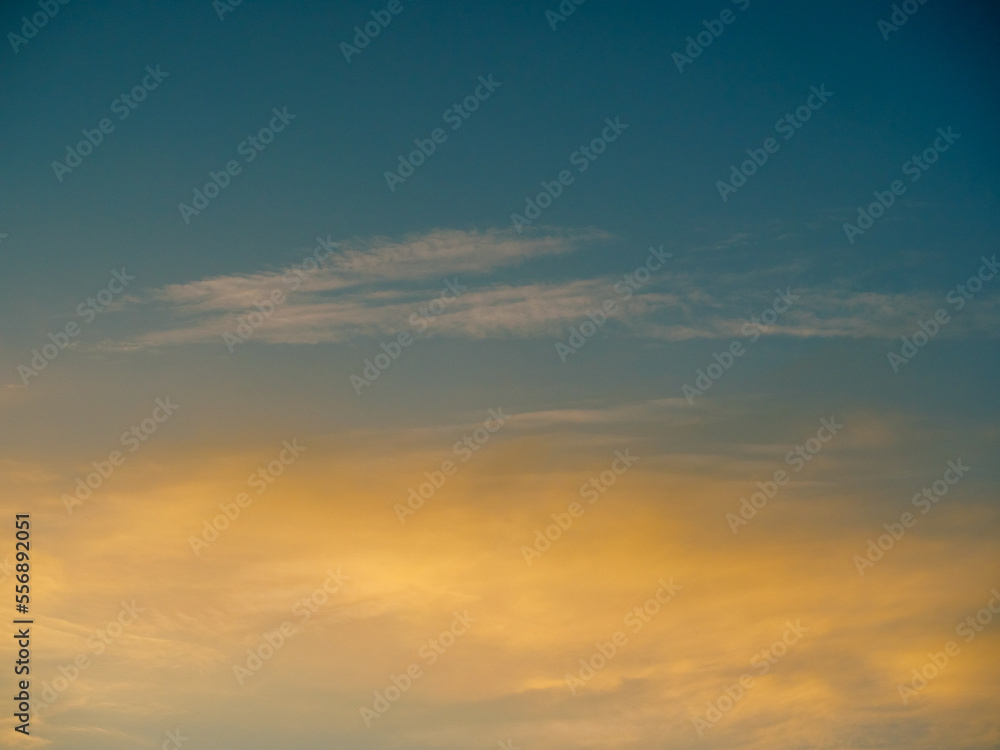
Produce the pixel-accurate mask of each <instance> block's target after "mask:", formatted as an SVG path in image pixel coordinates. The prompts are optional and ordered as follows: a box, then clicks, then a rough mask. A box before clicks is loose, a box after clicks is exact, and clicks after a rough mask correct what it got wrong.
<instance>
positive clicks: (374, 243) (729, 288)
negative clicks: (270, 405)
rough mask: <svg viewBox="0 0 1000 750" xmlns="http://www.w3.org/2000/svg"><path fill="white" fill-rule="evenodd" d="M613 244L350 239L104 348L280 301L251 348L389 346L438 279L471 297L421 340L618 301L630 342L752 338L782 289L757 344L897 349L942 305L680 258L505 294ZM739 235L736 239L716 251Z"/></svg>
mask: <svg viewBox="0 0 1000 750" xmlns="http://www.w3.org/2000/svg"><path fill="white" fill-rule="evenodd" d="M610 238H611V237H610V235H608V234H607V233H605V232H601V231H599V230H594V229H589V230H579V231H575V232H574V231H564V232H551V233H546V234H541V233H539V234H536V235H534V236H531V237H520V236H515V235H513V234H511V233H510V232H508V231H500V230H490V231H484V232H473V231H458V230H447V231H445V230H440V231H435V232H431V233H428V234H424V235H419V236H410V237H407V238H404V239H402V240H390V239H386V238H375V239H369V240H364V241H358V240H355V241H350V242H345V243H343V244H341V245H340V246H339V247H337V248H335V249H334V250H333V251H332V252H330V253H329V254H327V253H325V252H323V253H321V257H322V261H323V262H322V263H321V264H320V265H319V267H318V268H317V267H316V266H315V265H313V266H312V267H311V269H310V268H309V267H307V268H305V269H303V268H301V267H300V266H299V264H296V265H293V266H290V267H288V268H282V269H279V270H268V271H262V272H259V273H253V274H233V275H229V276H218V277H213V278H208V279H201V280H196V281H191V282H187V283H183V284H171V285H168V286H165V287H162V288H159V289H156V290H154V291H153V292H152V293H151V294H150V295H148V297H147V298H146V299H145V300H143V301H134V300H133V301H130V303H129V304H130V305H132V306H136V305H141V306H144V307H146V308H148V309H150V310H151V311H153V312H154V313H155V314H156V319H159V320H161V321H162V322H161V323H160V324H159V325H158V326H157V328H156V329H154V330H149V329H146V330H143V331H140V332H137V333H136V334H135V335H134V336H132V337H129V338H125V339H123V340H117V341H106V342H104V343H103V344H102V348H109V349H115V350H119V351H127V350H133V349H137V348H139V349H142V348H150V347H164V346H173V345H178V344H188V343H199V342H213V341H219V340H220V339H221V337H222V335H223V334H224V333H226V332H230V333H232V332H234V331H235V329H236V325H237V322H238V319H239V318H240V317H241V316H245V315H247V314H249V313H251V312H253V311H254V310H255V307H254V306H255V304H256V303H258V302H260V301H262V300H265V299H267V298H268V297H269V296H270V295H271V293H272V292H275V291H280V292H281V293H282V294H283V295H284V296H285V297H284V299H283V302H282V303H281V304H280V305H278V306H277V309H276V311H275V312H274V314H273V315H271V316H269V317H268V319H267V320H266V322H265V323H264V324H263V325H260V326H259V327H256V328H255V330H254V333H253V339H254V340H255V341H257V342H262V343H268V344H317V343H324V342H343V341H349V340H351V339H354V338H359V337H370V336H382V335H395V334H396V333H398V332H399V331H402V330H406V329H408V328H409V327H410V323H409V322H408V321H409V320H410V316H411V315H413V314H414V313H416V312H418V310H420V308H422V307H423V308H425V309H426V307H427V305H428V304H429V303H430V302H431V301H432V300H434V299H435V298H436V297H437V296H438V295H439V294H440V293H441V292H442V290H443V288H444V284H445V281H446V280H452V281H454V282H456V283H458V284H459V285H461V286H463V287H465V291H464V292H463V293H462V294H461V295H460V296H459V297H458V298H457V299H453V300H451V301H450V302H449V303H448V305H447V306H445V307H444V308H443V309H442V308H441V307H440V306H439V307H438V309H437V310H435V311H434V312H435V313H437V314H435V315H433V316H427V321H428V327H427V331H426V334H427V335H435V336H446V337H452V338H461V339H486V338H540V337H541V338H559V337H562V336H564V335H566V334H567V331H568V329H569V327H570V326H572V325H575V324H579V323H580V322H582V321H584V320H585V319H586V316H587V314H588V313H589V312H591V311H596V310H598V309H599V308H600V307H601V305H602V303H603V302H604V301H605V300H613V301H614V302H615V304H616V305H617V309H616V311H615V313H614V314H612V315H611V316H610V317H609V323H608V325H609V326H610V327H612V328H619V329H621V328H625V329H627V330H628V332H629V334H630V335H634V336H636V337H640V338H645V339H649V340H654V341H655V340H660V341H682V340H689V339H697V338H725V337H736V336H741V335H746V333H745V332H744V333H741V328H743V326H744V325H745V324H746V323H748V322H751V321H753V320H754V317H753V316H755V315H760V314H761V313H762V312H763V311H764V310H766V309H767V308H768V307H769V306H770V304H771V302H772V301H773V299H774V298H775V296H776V294H777V292H778V291H779V290H780V289H784V290H791V292H792V293H793V294H796V295H798V299H797V300H796V301H795V303H794V304H792V305H791V306H790V307H789V308H788V310H787V311H786V312H784V313H782V314H781V315H780V316H779V317H778V319H777V320H776V321H772V322H773V324H772V325H769V326H766V327H765V328H763V329H761V332H762V333H763V334H764V335H770V336H790V337H797V338H808V337H847V338H886V339H891V338H896V337H899V336H903V335H906V334H911V333H913V331H914V330H916V328H915V327H916V325H917V324H918V321H920V320H924V319H926V318H927V317H929V316H932V315H933V313H934V311H935V310H936V309H938V308H940V307H942V306H944V300H943V298H942V297H941V295H939V294H938V295H935V294H931V293H924V292H914V293H907V294H899V293H888V292H858V291H851V290H848V289H844V288H835V287H834V288H826V287H816V286H813V287H795V286H792V287H790V286H789V285H788V284H789V281H792V282H793V283H794V280H795V279H796V278H798V277H799V276H800V273H801V269H794V268H787V267H784V268H770V269H764V270H761V271H756V272H754V273H753V274H752V275H751V276H748V275H746V274H737V273H726V272H722V273H719V272H716V271H713V272H709V271H707V270H704V269H702V270H684V269H685V264H684V263H683V261H682V260H680V259H678V260H674V261H671V262H672V263H675V264H676V265H675V267H674V268H673V269H669V268H668V269H663V270H660V271H658V273H657V274H655V275H654V276H653V278H652V279H651V280H649V281H648V283H646V284H643V285H642V286H641V287H640V288H639V289H637V290H626V288H625V287H624V286H622V285H621V284H619V283H618V282H620V281H621V279H622V277H621V276H617V277H615V276H598V277H593V278H565V276H566V275H569V274H571V273H572V270H573V265H572V264H571V263H569V262H567V263H566V264H565V269H564V273H563V274H562V275H563V277H564V278H560V279H559V280H552V281H538V280H535V279H530V280H525V282H524V283H516V282H514V283H510V282H506V283H505V282H502V281H498V280H497V279H496V276H495V274H496V273H497V272H498V271H499V270H501V269H505V268H506V269H511V268H514V267H517V266H526V265H528V264H529V263H530V262H531V261H537V260H539V259H542V258H544V257H546V256H553V255H560V254H569V253H572V252H574V251H576V250H578V249H580V248H581V247H583V246H584V245H586V244H588V243H593V242H599V241H607V240H609V239H610ZM745 238H746V235H737V236H735V237H734V238H731V239H730V240H729V241H723V242H721V243H720V245H725V244H726V242H736V241H740V242H742V241H744V240H745ZM327 244H330V243H329V242H328V243H327ZM303 257H308V256H306V255H304V256H303ZM296 268H299V270H296ZM616 284H618V286H617V287H616ZM984 297H986V295H985V294H984ZM996 308H997V304H996V302H994V301H990V299H984V300H981V301H977V305H975V306H970V308H969V309H967V310H966V311H964V312H963V313H962V314H961V316H956V317H957V318H958V320H957V321H956V322H955V323H953V324H951V325H950V326H949V327H948V331H947V334H946V335H948V336H952V335H955V334H961V333H968V332H970V331H976V332H979V333H986V334H987V335H990V336H992V335H995V331H996V330H997V329H996V326H995V320H996ZM765 322H767V321H765Z"/></svg>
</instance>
